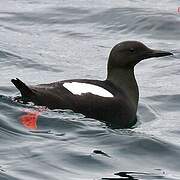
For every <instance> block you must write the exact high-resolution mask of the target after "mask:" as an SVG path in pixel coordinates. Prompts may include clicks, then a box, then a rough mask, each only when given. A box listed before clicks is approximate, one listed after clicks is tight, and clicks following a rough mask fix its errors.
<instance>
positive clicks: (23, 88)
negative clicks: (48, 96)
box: [11, 78, 34, 101]
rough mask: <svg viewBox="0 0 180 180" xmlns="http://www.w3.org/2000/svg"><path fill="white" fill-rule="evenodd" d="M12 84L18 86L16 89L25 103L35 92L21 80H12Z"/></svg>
mask: <svg viewBox="0 0 180 180" xmlns="http://www.w3.org/2000/svg"><path fill="white" fill-rule="evenodd" d="M11 82H12V83H13V84H14V85H15V86H16V88H17V89H18V90H19V91H20V93H21V95H22V100H23V101H28V99H30V98H31V97H32V95H33V94H34V92H33V90H32V89H30V88H29V87H28V86H27V85H26V84H25V83H23V82H22V81H21V80H20V79H18V78H16V79H11Z"/></svg>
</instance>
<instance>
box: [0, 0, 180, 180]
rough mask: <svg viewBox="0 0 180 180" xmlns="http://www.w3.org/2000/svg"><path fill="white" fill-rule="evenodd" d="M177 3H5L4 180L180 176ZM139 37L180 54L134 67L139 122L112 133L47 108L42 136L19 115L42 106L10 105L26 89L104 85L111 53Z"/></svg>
mask: <svg viewBox="0 0 180 180" xmlns="http://www.w3.org/2000/svg"><path fill="white" fill-rule="evenodd" d="M179 6H180V4H179V1H178V0H164V1H162V0H160V1H157V0H152V1H141V0H121V1H115V0H106V1H102V0H98V1H90V0H86V1H82V0H81V1H74V0H72V1H71V0H70V1H63V0H29V1H24V0H16V1H15V0H1V2H0V69H1V71H0V73H1V80H0V180H45V179H48V180H64V179H65V180H101V179H104V180H105V179H106V180H110V179H118V180H119V179H129V180H135V179H136V180H137V179H140V180H142V179H143V180H144V179H145V180H146V179H151V180H152V179H153V180H157V179H166V180H167V179H168V180H169V179H171V180H175V179H177V180H179V179H180V121H179V117H180V81H179V77H180V13H178V11H177V9H178V7H179ZM124 40H139V41H142V42H144V43H145V44H146V45H148V46H149V47H151V48H158V49H163V50H170V51H172V52H174V54H175V55H174V57H163V58H159V59H150V60H146V61H143V62H142V63H140V64H139V65H138V66H137V67H136V77H137V80H138V84H139V88H140V96H141V97H140V103H139V109H138V123H137V125H136V126H135V127H134V128H132V129H126V130H121V129H111V128H109V127H107V126H106V124H104V123H102V122H99V121H98V120H94V119H88V118H84V116H83V115H81V114H75V113H73V112H72V111H70V110H67V111H63V110H54V111H51V110H45V111H43V112H41V114H40V115H39V116H38V122H37V129H35V130H31V129H28V128H26V127H25V126H23V124H22V123H21V121H20V117H22V115H24V114H25V113H26V111H35V110H38V108H39V107H35V106H33V105H31V104H30V105H23V104H20V103H17V102H14V101H13V100H12V97H14V96H16V95H18V91H17V90H16V89H15V88H14V87H13V85H12V84H11V82H10V80H11V78H15V77H18V78H20V79H22V80H23V81H25V82H26V83H28V84H38V83H48V82H52V81H59V80H63V79H70V78H92V79H104V78H105V77H106V63H107V58H108V54H109V51H110V49H111V48H112V47H113V46H114V45H115V44H117V43H118V42H120V41H124Z"/></svg>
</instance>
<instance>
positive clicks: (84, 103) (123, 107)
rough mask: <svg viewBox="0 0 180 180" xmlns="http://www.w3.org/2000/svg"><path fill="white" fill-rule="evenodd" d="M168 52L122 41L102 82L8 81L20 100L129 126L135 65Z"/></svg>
mask: <svg viewBox="0 0 180 180" xmlns="http://www.w3.org/2000/svg"><path fill="white" fill-rule="evenodd" d="M168 55H172V53H170V52H166V51H160V50H153V49H150V48H148V47H147V46H145V45H144V44H143V43H141V42H138V41H124V42H121V43H119V44H117V45H115V46H114V47H113V48H112V50H111V52H110V55H109V60H108V65H107V78H106V80H104V81H101V80H89V79H73V80H64V81H59V82H53V83H50V84H40V85H36V86H27V85H26V84H24V83H23V82H22V81H21V80H19V79H12V80H11V81H12V83H13V84H14V85H15V86H16V88H17V89H19V91H20V92H21V100H22V101H23V102H24V103H27V102H33V103H34V104H36V105H40V106H46V107H48V108H49V109H71V110H73V111H74V112H77V113H82V114H84V115H85V116H86V117H90V118H95V119H98V120H101V121H103V122H105V123H107V124H109V125H110V126H112V127H113V126H114V127H117V128H130V127H132V126H133V125H135V123H136V121H137V118H136V112H137V107H138V101H139V90H138V85H137V82H136V79H135V75H134V67H135V65H136V64H137V63H139V62H140V61H141V60H143V59H148V58H153V57H162V56H168Z"/></svg>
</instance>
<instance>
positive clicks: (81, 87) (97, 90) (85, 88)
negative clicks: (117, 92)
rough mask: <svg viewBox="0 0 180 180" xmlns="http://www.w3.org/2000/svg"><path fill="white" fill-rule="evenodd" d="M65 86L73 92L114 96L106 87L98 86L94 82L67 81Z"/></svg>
mask: <svg viewBox="0 0 180 180" xmlns="http://www.w3.org/2000/svg"><path fill="white" fill-rule="evenodd" d="M63 86H64V87H65V88H66V89H68V90H69V91H70V92H71V93H73V94H77V95H81V94H83V93H91V94H95V95H98V96H102V97H114V96H113V95H112V94H111V93H110V92H109V91H107V90H106V89H104V88H102V87H100V86H96V85H94V84H88V83H80V82H65V83H64V84H63Z"/></svg>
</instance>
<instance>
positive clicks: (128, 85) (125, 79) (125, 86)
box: [107, 68, 139, 110]
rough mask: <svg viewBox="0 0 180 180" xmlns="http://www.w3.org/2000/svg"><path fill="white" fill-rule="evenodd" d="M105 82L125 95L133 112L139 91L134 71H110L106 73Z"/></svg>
mask: <svg viewBox="0 0 180 180" xmlns="http://www.w3.org/2000/svg"><path fill="white" fill-rule="evenodd" d="M107 80H109V81H111V82H112V83H113V84H114V85H115V86H116V87H118V88H120V89H121V90H122V91H123V92H125V93H126V95H127V96H128V98H129V100H130V101H131V103H132V105H133V107H134V108H135V110H137V106H138V101H139V90H138V85H137V82H136V79H135V75H134V69H133V68H132V69H121V68H117V69H114V68H113V69H111V70H109V72H108V76H107Z"/></svg>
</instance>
